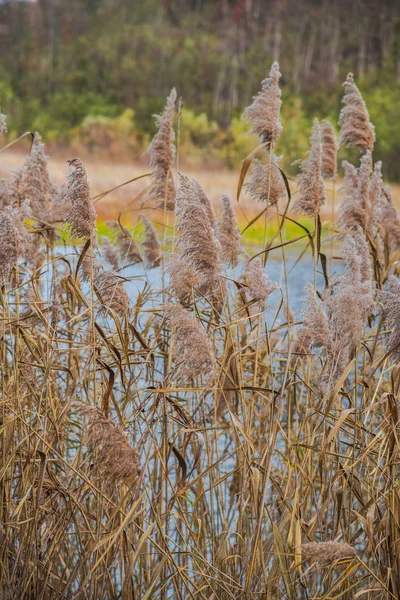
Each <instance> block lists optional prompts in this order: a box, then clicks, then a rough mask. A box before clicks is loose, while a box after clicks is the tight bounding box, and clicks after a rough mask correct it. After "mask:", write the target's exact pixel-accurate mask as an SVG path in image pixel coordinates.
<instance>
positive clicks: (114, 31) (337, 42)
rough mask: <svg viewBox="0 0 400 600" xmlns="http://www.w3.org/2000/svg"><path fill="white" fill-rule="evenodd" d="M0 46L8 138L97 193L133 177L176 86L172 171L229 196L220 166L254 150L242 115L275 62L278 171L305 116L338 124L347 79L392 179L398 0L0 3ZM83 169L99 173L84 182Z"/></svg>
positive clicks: (294, 151) (300, 139)
mask: <svg viewBox="0 0 400 600" xmlns="http://www.w3.org/2000/svg"><path fill="white" fill-rule="evenodd" d="M0 45H1V48H0V101H1V111H2V112H4V113H6V114H7V116H8V128H9V135H8V137H9V139H14V138H15V137H17V136H18V135H20V134H21V133H22V132H24V131H26V130H31V131H36V130H37V131H39V132H40V133H41V135H42V136H43V138H44V141H45V142H46V144H47V148H48V151H49V153H50V154H51V155H52V156H53V157H54V160H55V161H56V162H55V163H54V162H53V168H55V167H56V166H57V158H58V157H60V161H61V159H62V165H63V166H62V168H63V169H64V165H65V162H64V161H65V156H71V153H73V154H77V153H78V154H79V155H81V156H82V158H85V159H86V160H87V161H88V170H89V174H91V173H93V178H97V177H108V179H109V181H101V182H99V183H98V184H97V181H95V185H96V186H97V187H98V188H100V189H101V188H102V187H103V188H104V186H106V185H108V184H109V183H110V184H112V183H114V182H117V181H123V180H126V179H124V177H125V175H128V177H127V178H129V174H130V173H131V172H132V171H129V173H128V165H136V166H138V168H139V170H140V171H141V172H143V167H141V165H144V164H145V160H146V159H145V158H143V153H144V151H145V150H146V148H147V146H148V144H149V141H150V139H151V136H152V135H153V134H154V132H155V121H154V118H153V114H154V113H158V112H160V111H161V110H162V107H163V105H164V103H165V97H166V95H167V94H168V93H169V91H170V89H171V88H172V87H173V86H175V87H176V89H177V92H178V96H180V97H182V99H183V105H182V111H181V121H180V140H179V145H180V161H181V165H184V166H185V168H187V169H191V170H196V171H201V170H204V171H206V172H207V174H208V175H207V176H208V177H209V180H210V185H209V188H210V190H209V191H210V193H211V194H213V193H215V194H219V193H220V191H221V192H222V191H225V189H222V188H226V187H227V188H228V190H227V191H231V189H232V188H233V187H234V186H235V185H236V183H234V181H235V182H237V175H235V176H233V175H232V170H233V171H234V172H235V171H237V169H238V168H240V161H241V160H243V158H244V157H245V156H246V155H247V154H248V153H249V152H250V151H251V150H252V149H253V148H254V147H255V146H256V145H257V142H255V140H254V139H252V138H251V137H249V136H248V135H247V131H248V126H247V125H246V123H245V122H244V121H243V120H242V119H241V116H242V113H243V109H244V107H245V106H246V105H248V104H249V103H250V102H251V98H252V96H253V95H254V94H255V93H257V91H258V90H259V88H260V81H261V80H262V79H264V78H265V77H266V76H267V75H268V71H269V68H270V65H271V62H272V61H274V60H278V61H279V63H280V68H281V71H282V74H283V77H282V79H281V87H282V91H283V105H282V123H283V126H284V130H283V134H282V135H281V138H280V141H279V146H278V148H277V153H278V154H282V155H283V159H282V163H281V164H282V166H283V168H284V169H285V170H286V171H287V172H288V173H289V174H291V173H293V172H294V171H293V167H292V162H293V161H295V160H296V159H298V158H302V157H304V155H305V153H306V152H307V149H308V138H309V136H310V132H311V124H312V119H313V117H314V116H317V117H319V118H321V119H326V118H327V119H329V120H331V122H332V123H334V124H336V123H337V120H338V115H339V111H340V105H341V97H342V82H343V81H344V79H345V77H346V75H347V73H348V72H349V71H352V72H354V74H355V76H356V81H357V85H358V86H359V88H360V90H361V92H362V94H363V96H364V99H365V101H366V103H367V106H368V109H369V112H370V116H371V120H372V122H373V123H374V124H375V127H376V134H377V143H376V146H375V152H374V157H375V160H382V161H383V172H384V176H385V178H386V179H388V180H390V181H391V182H397V181H400V169H399V156H400V127H398V126H397V124H398V123H399V122H400V101H399V91H400V2H399V1H398V0H354V1H352V2H349V1H348V0H330V1H320V0H291V1H290V0H140V1H139V0H68V1H67V2H66V1H65V0H36V1H35V0H31V1H27V0H25V1H24V0H8V1H4V0H3V1H2V2H0ZM11 154H13V153H11ZM11 154H8V155H7V157H6V155H5V154H3V157H4V158H2V163H3V164H2V166H1V169H3V168H4V169H6V168H7V169H8V168H10V167H12V166H13V161H14V158H15V157H14V156H13V155H11ZM341 156H342V158H350V159H351V152H350V153H349V152H346V151H344V152H342V153H341ZM93 161H94V163H95V164H99V162H101V161H104V162H105V164H107V170H106V171H103V172H102V173H96V175H95V174H94V168H93V167H91V163H92V162H93ZM60 164H61V163H60ZM112 165H114V168H115V169H116V168H120V169H121V172H117V171H114V172H113V173H111V171H110V169H112ZM124 165H127V167H126V173H125V170H124V168H125V167H124ZM224 178H225V179H224ZM220 188H221V189H220Z"/></svg>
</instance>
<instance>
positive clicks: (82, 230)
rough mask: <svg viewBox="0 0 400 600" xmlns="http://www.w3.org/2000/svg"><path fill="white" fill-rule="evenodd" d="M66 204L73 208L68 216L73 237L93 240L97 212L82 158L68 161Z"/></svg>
mask: <svg viewBox="0 0 400 600" xmlns="http://www.w3.org/2000/svg"><path fill="white" fill-rule="evenodd" d="M66 202H67V203H68V204H69V205H70V207H71V208H70V211H69V213H68V215H67V223H68V225H69V229H70V233H71V236H72V237H73V238H75V239H83V240H88V239H93V236H94V234H95V225H96V211H95V209H94V206H93V203H92V200H91V198H90V190H89V184H88V181H87V176H86V170H85V166H84V164H83V162H82V161H81V159H80V158H71V159H70V160H68V187H67V191H66Z"/></svg>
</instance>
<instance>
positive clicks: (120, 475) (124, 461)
mask: <svg viewBox="0 0 400 600" xmlns="http://www.w3.org/2000/svg"><path fill="white" fill-rule="evenodd" d="M75 406H76V408H77V411H78V412H79V413H80V414H81V415H82V416H83V417H85V418H86V419H87V427H86V435H85V441H86V444H87V445H88V446H90V447H91V448H92V449H93V458H92V460H93V463H94V464H95V466H96V467H97V468H98V469H99V471H100V472H101V475H102V477H104V478H105V479H106V480H107V481H108V482H109V483H110V484H114V485H115V484H117V483H129V482H131V481H132V480H133V479H134V478H136V477H138V476H139V475H140V474H141V466H140V463H141V461H140V456H139V454H138V452H136V450H134V449H133V448H131V447H130V445H129V442H128V438H127V437H126V435H125V434H124V433H123V432H122V431H121V430H120V429H119V428H118V427H117V426H116V425H115V424H114V423H113V422H112V421H110V419H107V418H106V417H105V416H104V414H103V413H102V412H101V410H99V409H98V408H93V407H91V406H85V405H83V404H78V403H76V404H75Z"/></svg>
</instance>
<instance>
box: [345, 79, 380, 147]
mask: <svg viewBox="0 0 400 600" xmlns="http://www.w3.org/2000/svg"><path fill="white" fill-rule="evenodd" d="M343 87H344V96H343V104H344V107H343V108H342V110H341V111H340V116H339V125H340V140H339V142H340V144H341V145H346V146H357V147H358V148H360V150H362V151H364V152H365V151H366V150H370V151H371V152H372V150H373V147H374V143H375V129H374V126H373V125H372V123H371V122H370V119H369V114H368V110H367V107H366V105H365V102H364V100H363V98H362V96H361V94H360V91H359V89H358V87H357V86H356V84H355V83H354V76H353V73H349V74H348V75H347V79H346V81H345V82H344V84H343Z"/></svg>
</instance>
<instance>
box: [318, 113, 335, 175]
mask: <svg viewBox="0 0 400 600" xmlns="http://www.w3.org/2000/svg"><path fill="white" fill-rule="evenodd" d="M321 139H322V169H321V171H322V175H324V176H325V177H330V178H332V179H333V178H335V177H336V173H337V152H338V144H337V139H336V133H335V130H334V128H333V126H332V124H331V123H330V122H329V121H321Z"/></svg>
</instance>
